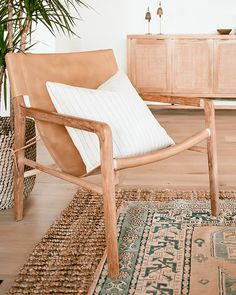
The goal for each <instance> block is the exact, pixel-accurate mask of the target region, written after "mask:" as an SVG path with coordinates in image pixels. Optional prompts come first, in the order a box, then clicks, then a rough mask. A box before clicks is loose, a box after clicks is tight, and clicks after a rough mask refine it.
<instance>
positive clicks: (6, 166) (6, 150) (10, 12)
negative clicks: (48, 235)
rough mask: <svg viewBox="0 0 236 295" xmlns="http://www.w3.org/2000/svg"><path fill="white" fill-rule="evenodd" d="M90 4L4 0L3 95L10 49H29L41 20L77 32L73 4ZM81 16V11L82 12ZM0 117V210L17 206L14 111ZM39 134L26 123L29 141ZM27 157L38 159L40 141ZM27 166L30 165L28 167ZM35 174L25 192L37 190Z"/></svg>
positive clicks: (0, 11) (0, 28)
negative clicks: (71, 10) (14, 177)
mask: <svg viewBox="0 0 236 295" xmlns="http://www.w3.org/2000/svg"><path fill="white" fill-rule="evenodd" d="M81 5H83V6H86V4H85V3H84V2H82V1H81V0H63V2H62V1H61V0H0V98H3V99H4V105H5V107H6V106H7V98H8V97H10V95H9V94H10V90H9V89H8V86H7V70H6V63H5V55H6V54H7V53H8V52H26V51H27V50H29V49H30V48H31V47H32V46H34V44H32V35H33V34H34V31H35V30H36V29H37V25H38V23H41V24H43V26H45V27H46V28H47V29H48V30H49V31H50V32H51V33H52V34H53V35H54V34H55V32H56V31H57V32H62V33H64V34H68V35H71V34H75V25H76V17H74V16H73V15H72V14H71V13H70V7H71V6H72V7H73V8H74V9H75V11H76V12H77V13H78V10H77V9H78V7H79V6H81ZM78 15H79V13H78ZM10 113H11V114H10V116H9V117H0V209H6V208H10V207H12V206H13V197H12V195H13V193H12V192H13V153H12V151H13V143H14V130H13V127H12V126H13V124H12V121H13V114H12V111H11V112H10ZM34 137H35V126H34V122H33V120H30V119H29V120H27V122H26V140H32V138H34ZM26 156H27V157H29V158H31V159H33V160H35V159H36V144H34V145H32V146H30V147H29V148H27V149H26ZM26 169H27V167H26ZM34 182H35V176H30V177H28V178H25V182H24V184H25V187H24V193H25V195H26V196H27V195H29V193H30V192H31V190H32V189H33V186H34Z"/></svg>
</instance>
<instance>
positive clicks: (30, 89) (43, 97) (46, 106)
mask: <svg viewBox="0 0 236 295" xmlns="http://www.w3.org/2000/svg"><path fill="white" fill-rule="evenodd" d="M19 65H20V66H19ZM7 67H8V69H9V78H10V83H11V95H12V96H13V97H14V96H19V95H29V99H30V104H31V106H32V107H34V108H39V109H42V110H46V111H51V112H56V110H55V108H54V106H53V104H52V102H51V99H50V97H49V95H48V92H47V89H46V81H53V82H58V83H64V84H69V85H73V86H81V87H87V88H97V87H98V86H99V85H100V84H102V83H103V82H104V81H106V80H107V79H108V78H110V77H111V76H112V75H114V74H115V73H116V72H117V70H118V67H117V64H116V60H115V57H114V54H113V51H112V50H100V51H91V52H81V53H62V54H23V53H19V54H11V58H9V55H8V57H7ZM12 73H14V79H13V77H12V76H13V74H12ZM36 126H37V129H38V131H39V134H40V136H41V138H42V140H43V142H44V144H45V146H46V147H47V149H48V151H49V152H50V154H51V156H52V157H53V159H54V161H55V163H56V164H57V165H58V167H59V168H60V169H61V170H62V171H64V172H66V173H69V174H72V175H74V176H81V175H83V174H85V173H86V170H85V165H84V163H83V160H82V158H81V156H80V153H79V152H78V150H77V149H76V147H75V146H74V144H73V142H72V140H71V138H70V136H69V134H68V132H67V130H66V128H65V127H63V126H59V125H56V124H52V123H46V122H39V121H38V122H36Z"/></svg>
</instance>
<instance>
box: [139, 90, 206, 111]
mask: <svg viewBox="0 0 236 295" xmlns="http://www.w3.org/2000/svg"><path fill="white" fill-rule="evenodd" d="M139 95H140V96H141V97H142V99H143V100H147V101H153V102H165V103H171V104H180V105H186V106H193V107H201V106H202V102H201V101H202V100H204V98H202V97H180V96H174V95H160V94H158V93H155V92H141V93H139Z"/></svg>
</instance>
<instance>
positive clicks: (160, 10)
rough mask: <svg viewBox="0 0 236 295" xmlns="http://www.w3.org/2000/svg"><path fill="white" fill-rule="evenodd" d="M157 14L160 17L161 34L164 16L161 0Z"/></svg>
mask: <svg viewBox="0 0 236 295" xmlns="http://www.w3.org/2000/svg"><path fill="white" fill-rule="evenodd" d="M157 15H158V16H159V18H160V33H159V34H161V17H162V15H163V9H162V7H161V1H160V2H159V7H158V9H157Z"/></svg>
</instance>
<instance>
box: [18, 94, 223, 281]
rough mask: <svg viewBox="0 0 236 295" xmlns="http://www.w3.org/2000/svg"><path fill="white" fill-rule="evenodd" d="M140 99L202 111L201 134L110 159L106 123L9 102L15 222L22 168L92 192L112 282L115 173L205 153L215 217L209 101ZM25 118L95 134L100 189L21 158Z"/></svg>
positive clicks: (115, 252) (215, 174) (213, 146)
mask: <svg viewBox="0 0 236 295" xmlns="http://www.w3.org/2000/svg"><path fill="white" fill-rule="evenodd" d="M141 96H142V97H143V98H144V99H145V100H153V101H154V100H155V101H160V100H161V101H162V102H168V103H174V104H182V105H190V106H197V107H203V108H204V111H205V124H206V127H205V129H203V130H202V131H200V132H198V133H197V134H195V135H193V136H191V137H189V138H188V139H186V140H184V141H183V142H181V143H178V144H176V145H174V146H171V147H168V148H166V149H162V150H159V151H157V152H153V153H149V154H146V155H141V156H135V157H130V158H119V159H114V158H113V148H112V133H111V129H110V127H109V126H108V125H107V124H106V123H104V122H97V121H91V120H85V119H82V118H77V117H72V116H67V115H61V114H58V113H54V112H47V111H44V110H40V109H36V108H27V107H26V106H25V104H24V100H23V96H17V97H15V98H14V99H13V104H14V113H15V121H14V124H15V145H14V149H15V150H16V151H18V152H16V154H15V158H16V161H15V169H14V201H15V218H16V220H21V219H22V218H23V180H24V165H27V166H30V167H32V168H34V169H36V170H40V171H42V172H45V173H48V174H50V175H53V176H56V177H59V178H61V179H64V180H66V181H69V182H71V183H74V184H77V185H79V186H81V187H84V188H86V189H91V190H92V191H95V192H97V193H102V194H103V200H104V216H105V231H106V243H107V257H108V268H109V274H110V276H111V277H113V278H116V277H117V276H118V275H119V255H118V245H117V231H116V218H117V217H116V205H115V185H116V183H117V173H118V171H119V170H122V169H125V168H131V167H137V166H141V165H145V164H148V163H153V162H156V161H160V160H163V159H166V158H169V157H171V156H173V155H176V154H178V153H180V152H183V151H185V150H191V151H195V152H201V153H207V154H208V166H209V180H210V195H211V210H212V214H213V215H215V216H216V215H218V214H219V189H218V169H217V152H216V131H215V110H214V103H213V101H212V100H211V99H205V98H181V97H170V96H166V97H164V96H162V97H160V98H157V97H156V95H155V94H152V93H142V94H141ZM26 117H31V118H33V119H35V120H36V121H44V122H51V123H55V124H58V125H63V126H69V127H73V128H78V129H81V130H86V131H89V132H93V133H95V134H96V135H97V136H98V138H99V142H100V153H101V174H102V187H100V186H98V185H95V184H91V183H89V182H87V181H86V180H84V179H82V178H81V177H75V176H73V175H70V174H68V173H64V172H62V171H59V170H57V169H53V168H51V167H47V166H44V165H41V164H39V163H37V162H34V161H31V160H28V159H26V158H25V156H24V149H22V147H23V146H24V144H25V135H24V134H25V120H26ZM203 140H207V149H206V148H203V147H199V146H196V145H197V144H198V143H200V142H202V141H203Z"/></svg>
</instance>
